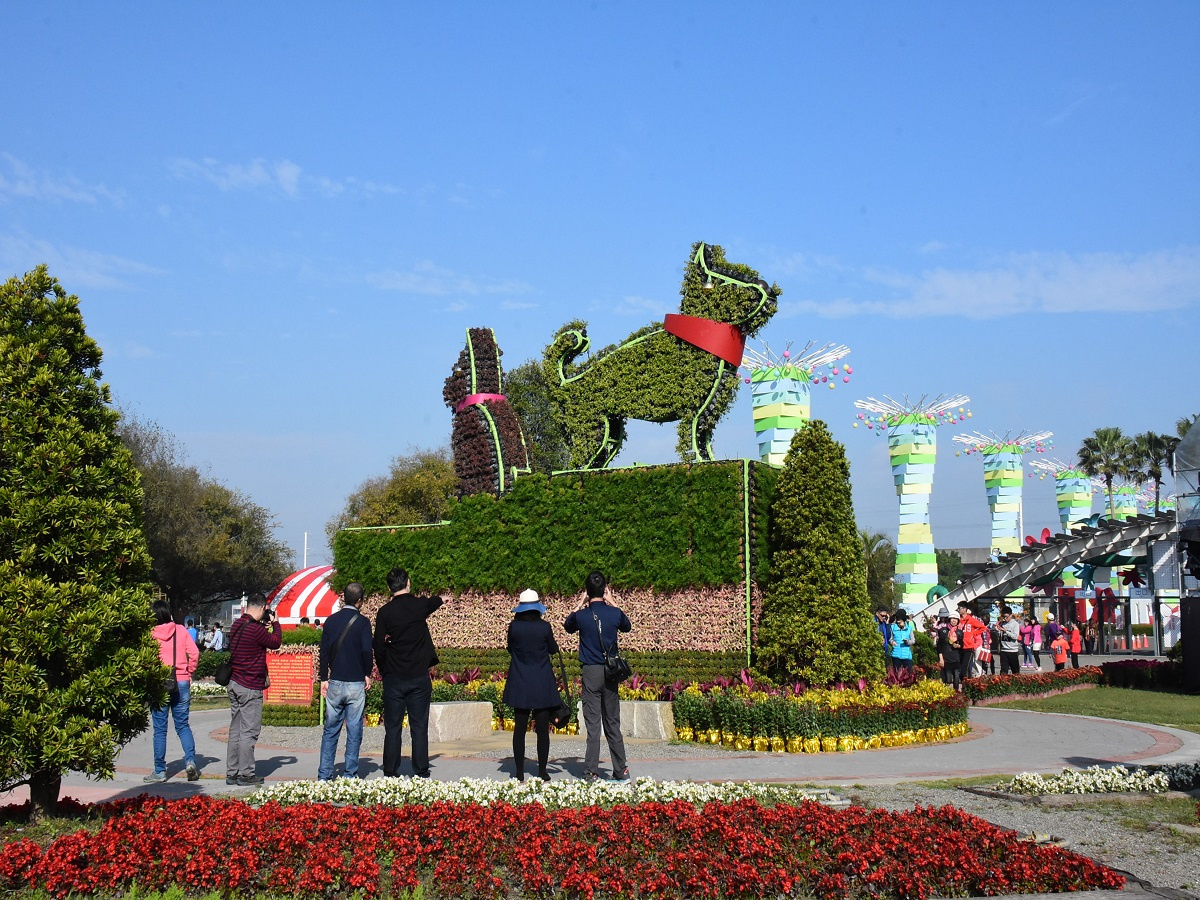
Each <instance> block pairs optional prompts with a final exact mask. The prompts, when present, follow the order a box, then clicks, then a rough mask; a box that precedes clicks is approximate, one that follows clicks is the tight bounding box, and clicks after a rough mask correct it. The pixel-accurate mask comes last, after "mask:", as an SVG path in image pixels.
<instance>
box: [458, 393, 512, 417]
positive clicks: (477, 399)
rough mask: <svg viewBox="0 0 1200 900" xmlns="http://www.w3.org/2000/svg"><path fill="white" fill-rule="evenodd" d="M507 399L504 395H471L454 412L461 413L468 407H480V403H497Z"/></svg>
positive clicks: (460, 402)
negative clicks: (487, 401)
mask: <svg viewBox="0 0 1200 900" xmlns="http://www.w3.org/2000/svg"><path fill="white" fill-rule="evenodd" d="M507 399H508V397H506V396H505V395H504V394H470V395H468V396H467V397H466V398H464V399H463V400H460V401H459V403H458V406H456V407H454V411H455V412H456V413H460V412H462V411H463V410H464V409H466V408H467V407H468V406H478V405H479V404H480V403H483V402H484V401H486V400H492V401H497V400H507Z"/></svg>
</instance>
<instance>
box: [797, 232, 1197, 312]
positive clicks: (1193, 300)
mask: <svg viewBox="0 0 1200 900" xmlns="http://www.w3.org/2000/svg"><path fill="white" fill-rule="evenodd" d="M843 280H844V278H843ZM852 281H854V282H857V284H856V285H855V286H854V287H850V288H847V287H845V286H841V287H839V288H838V294H839V296H836V297H830V298H828V299H814V298H813V297H812V293H813V291H812V289H811V288H810V289H809V291H808V294H809V296H808V298H807V299H796V298H795V295H796V294H797V293H799V291H793V292H792V296H791V298H789V300H788V302H787V303H786V304H785V306H784V308H783V309H781V310H780V312H781V314H782V315H784V317H791V316H796V315H801V314H804V315H819V316H823V317H826V318H841V317H846V316H854V315H879V316H893V317H901V316H903V317H921V316H964V317H967V318H972V319H989V318H997V317H1000V316H1007V315H1016V314H1022V313H1062V314H1071V313H1095V312H1106V313H1117V312H1121V313H1129V312H1156V311H1161V310H1170V309H1183V308H1187V307H1190V306H1196V305H1200V247H1182V248H1178V249H1173V250H1159V251H1154V252H1150V253H1142V254H1131V253H1085V254H1074V255H1072V254H1068V253H1021V254H1012V255H1010V256H1007V257H1004V258H1002V259H999V260H996V261H994V262H991V263H989V264H987V265H985V266H981V267H975V268H957V269H956V268H950V267H939V268H932V269H926V270H924V271H920V272H916V273H910V272H903V271H899V270H896V269H888V268H869V269H863V270H860V271H859V272H858V273H857V274H856V276H855V277H854V278H853V279H852Z"/></svg>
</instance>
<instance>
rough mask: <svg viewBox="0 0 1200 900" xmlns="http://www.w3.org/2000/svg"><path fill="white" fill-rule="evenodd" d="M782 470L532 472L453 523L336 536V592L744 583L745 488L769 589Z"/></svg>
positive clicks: (754, 553)
mask: <svg viewBox="0 0 1200 900" xmlns="http://www.w3.org/2000/svg"><path fill="white" fill-rule="evenodd" d="M777 477H778V471H777V470H776V469H775V468H773V467H772V466H768V465H765V464H763V463H759V462H755V461H743V460H733V461H721V462H712V463H696V464H678V465H668V466H638V467H633V468H627V469H606V470H601V471H594V472H570V473H562V474H559V475H553V476H546V475H527V476H522V477H521V478H518V479H517V480H516V482H515V484H514V486H513V489H512V490H511V491H510V492H508V493H507V494H505V495H503V496H501V497H498V498H497V497H493V496H491V495H489V494H477V495H475V496H472V497H466V498H464V499H462V500H461V501H458V502H456V503H454V504H452V506H451V508H450V511H449V513H448V517H449V521H448V522H446V523H443V524H441V525H433V526H423V527H415V528H411V527H410V528H405V527H397V528H370V529H346V530H343V531H341V532H339V533H338V535H337V536H336V538H335V539H334V566H335V568H336V569H337V574H336V576H335V581H334V587H335V589H337V590H341V589H342V588H344V587H345V585H346V584H348V583H349V582H351V581H358V582H361V583H362V584H363V585H364V586H365V587H366V589H367V592H368V593H382V592H384V591H385V584H384V577H385V576H386V574H387V572H388V571H389V570H390V569H391V568H392V567H393V566H396V565H401V566H403V567H404V568H406V569H407V570H408V572H409V574H410V575H411V576H412V579H413V583H414V585H415V586H416V587H417V589H418V590H420V591H422V592H426V591H428V592H438V591H447V592H456V591H465V590H477V591H510V592H514V593H515V592H517V591H520V590H521V589H523V588H526V587H533V588H535V589H536V590H538V591H539V592H541V593H544V594H559V595H566V594H574V593H577V592H578V591H579V590H580V588H581V587H582V584H583V579H584V577H585V576H586V575H587V573H588V572H589V571H591V570H592V569H593V568H599V569H601V570H602V571H604V573H605V574H606V575H608V576H609V579H610V580H611V581H612V582H613V583H614V584H616V585H620V586H622V587H651V588H654V589H656V590H662V591H668V590H674V589H681V588H687V587H696V586H712V585H728V584H738V583H741V582H743V581H744V578H745V575H744V571H745V570H744V568H743V552H742V548H743V543H744V539H745V534H746V526H747V522H746V514H745V513H746V503H745V500H744V483H745V482H746V481H748V482H749V486H750V497H751V501H750V504H749V507H750V521H749V528H750V551H751V552H750V571H751V573H752V580H754V581H756V582H758V583H760V584H761V583H763V582H764V581H765V578H766V568H767V566H768V565H769V563H770V559H769V553H768V551H767V540H768V535H767V523H768V518H769V516H768V511H769V508H770V503H771V499H772V498H773V496H774V488H775V481H776V478H777Z"/></svg>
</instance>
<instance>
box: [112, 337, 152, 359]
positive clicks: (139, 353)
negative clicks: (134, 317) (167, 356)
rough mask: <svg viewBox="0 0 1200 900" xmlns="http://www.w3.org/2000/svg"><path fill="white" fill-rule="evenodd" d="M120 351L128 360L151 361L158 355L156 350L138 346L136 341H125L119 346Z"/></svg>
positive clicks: (141, 345) (142, 345) (143, 345)
mask: <svg viewBox="0 0 1200 900" xmlns="http://www.w3.org/2000/svg"><path fill="white" fill-rule="evenodd" d="M121 350H122V353H123V354H124V355H125V356H127V357H128V358H129V359H153V358H154V357H156V356H159V355H160V354H159V353H158V351H157V350H153V349H151V348H150V347H147V346H146V345H145V344H139V343H138V342H137V341H126V342H125V343H124V344H122V345H121Z"/></svg>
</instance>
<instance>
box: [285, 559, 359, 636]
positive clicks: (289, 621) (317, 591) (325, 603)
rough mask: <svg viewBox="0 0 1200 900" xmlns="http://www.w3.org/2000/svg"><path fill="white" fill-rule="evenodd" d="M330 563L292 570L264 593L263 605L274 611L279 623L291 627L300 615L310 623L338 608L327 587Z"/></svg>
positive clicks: (330, 589)
mask: <svg viewBox="0 0 1200 900" xmlns="http://www.w3.org/2000/svg"><path fill="white" fill-rule="evenodd" d="M332 574H333V566H309V567H308V568H307V569H301V570H300V571H299V572H293V573H292V574H291V575H289V576H288V577H287V578H285V579H283V581H281V582H280V583H279V586H278V587H277V588H275V590H273V591H271V593H269V594H268V595H267V604H268V605H269V606H270V607H271V609H273V610H275V615H276V616H278V617H279V624H280V625H282V626H283V627H284V628H295V627H296V626H297V625H299V624H300V618H301V617H302V616H308V620H309V621H310V622H315V621H316V620H317V619H320V620H321V621H322V622H324V621H325V620H326V619H328V618H329V617H330V616H331V615H333V614H334V613H335V612H337V611H338V610H339V609H341V608H342V601H341V598H340V597H338V595H337V594H335V593H334V592H333V588H331V587H330V586H329V581H328V578H329V576H330V575H332Z"/></svg>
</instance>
